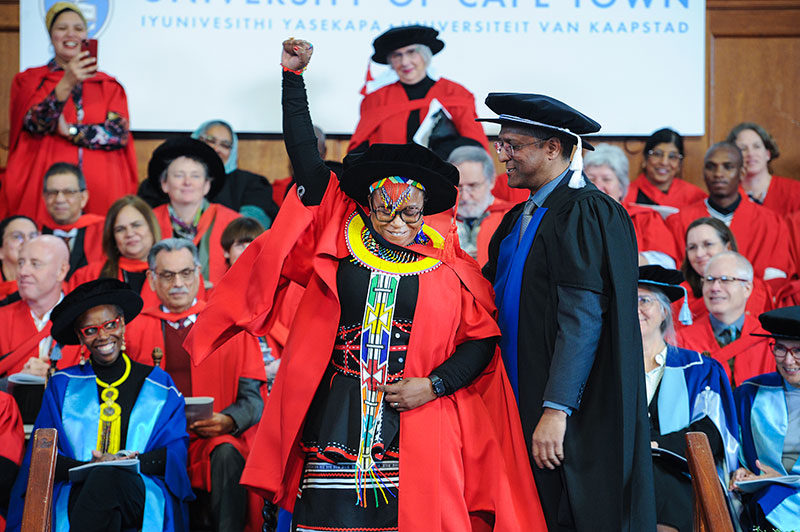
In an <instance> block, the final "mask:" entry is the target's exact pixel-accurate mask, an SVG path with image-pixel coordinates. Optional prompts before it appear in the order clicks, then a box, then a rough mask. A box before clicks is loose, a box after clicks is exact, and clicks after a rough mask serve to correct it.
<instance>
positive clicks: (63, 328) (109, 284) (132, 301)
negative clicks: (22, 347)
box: [50, 278, 143, 345]
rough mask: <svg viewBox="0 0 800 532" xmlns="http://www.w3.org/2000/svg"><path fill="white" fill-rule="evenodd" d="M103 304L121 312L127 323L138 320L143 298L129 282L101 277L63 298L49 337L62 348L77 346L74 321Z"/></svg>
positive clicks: (54, 316) (58, 306) (53, 319)
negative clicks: (63, 346)
mask: <svg viewBox="0 0 800 532" xmlns="http://www.w3.org/2000/svg"><path fill="white" fill-rule="evenodd" d="M100 305H116V306H118V307H120V308H121V309H122V312H123V314H124V316H125V323H130V321H131V320H132V319H133V318H135V317H136V316H137V315H138V314H139V312H140V311H141V310H142V305H143V303H142V298H141V297H140V296H139V294H137V293H136V292H134V291H133V290H131V287H130V286H129V285H128V283H124V282H122V281H120V280H118V279H111V278H100V279H96V280H94V281H89V282H88V283H83V284H82V285H79V286H78V287H76V288H75V289H74V290H73V291H72V292H70V293H69V294H67V295H66V296H64V299H62V300H61V303H59V304H58V305H56V306H55V308H54V309H53V312H52V313H51V314H50V321H51V322H52V323H53V326H52V327H51V330H50V335H51V336H52V337H53V338H54V339H55V341H56V342H58V343H60V344H63V345H78V344H79V343H80V340H79V339H78V335H77V334H75V320H77V319H78V318H79V317H80V316H81V315H82V314H83V313H84V312H86V311H87V310H90V309H93V308H94V307H98V306H100Z"/></svg>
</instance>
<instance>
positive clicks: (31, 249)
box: [0, 235, 79, 387]
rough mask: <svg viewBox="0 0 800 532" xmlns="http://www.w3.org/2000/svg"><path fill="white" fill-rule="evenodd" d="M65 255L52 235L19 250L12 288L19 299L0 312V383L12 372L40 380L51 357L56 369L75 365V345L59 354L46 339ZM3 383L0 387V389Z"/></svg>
mask: <svg viewBox="0 0 800 532" xmlns="http://www.w3.org/2000/svg"><path fill="white" fill-rule="evenodd" d="M68 271H69V250H68V249H67V245H66V244H65V243H64V241H63V240H62V239H60V238H58V237H55V236H52V235H41V236H37V237H36V238H33V239H31V240H29V241H28V242H26V243H25V244H24V245H23V246H22V248H21V249H20V250H19V257H18V261H17V287H18V290H19V295H20V298H21V300H20V301H17V302H16V303H12V304H11V305H7V306H5V307H2V308H0V378H3V379H4V380H5V378H6V377H8V376H9V375H13V374H14V373H29V374H32V375H39V376H44V375H45V374H46V373H47V369H48V367H50V359H51V355H52V358H53V359H58V358H59V356H60V357H61V358H60V361H59V362H58V367H67V366H71V365H73V364H76V363H77V362H78V359H79V352H78V348H77V346H64V348H63V349H59V347H58V346H56V344H55V343H54V342H53V339H52V338H51V337H50V311H51V310H53V307H55V306H56V304H58V302H59V301H61V298H62V297H63V292H62V283H63V282H64V278H65V277H66V275H67V272H68ZM4 385H5V382H3V383H2V384H0V386H3V387H5V386H4Z"/></svg>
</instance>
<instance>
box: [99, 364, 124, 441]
mask: <svg viewBox="0 0 800 532" xmlns="http://www.w3.org/2000/svg"><path fill="white" fill-rule="evenodd" d="M122 359H123V360H124V361H125V371H124V372H123V373H122V377H120V378H119V379H117V380H115V381H114V382H112V383H110V384H109V383H106V382H103V381H101V380H100V377H97V376H95V380H96V381H97V385H98V386H100V387H101V388H103V391H101V392H100V399H102V401H103V404H101V405H100V422H99V423H98V425H97V450H98V451H100V452H101V453H103V454H105V453H110V454H114V453H116V452H118V451H119V446H120V433H121V428H122V407H120V406H119V404H117V402H116V401H117V398H118V397H119V390H117V386H119V385H120V384H122V383H123V382H125V380H126V379H127V378H128V376H129V375H130V374H131V359H130V358H128V355H126V354H125V353H124V352H123V353H122Z"/></svg>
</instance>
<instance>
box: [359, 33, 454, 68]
mask: <svg viewBox="0 0 800 532" xmlns="http://www.w3.org/2000/svg"><path fill="white" fill-rule="evenodd" d="M437 35H439V32H438V31H436V30H435V29H433V28H429V27H428V26H400V27H398V28H392V29H390V30H388V31H385V32H383V33H382V34H380V35H379V36H378V37H377V38H376V39H375V40H374V41H372V46H373V47H374V48H375V53H374V54H372V60H373V61H375V62H376V63H381V64H382V65H386V64H388V63H389V54H390V53H392V52H394V51H395V50H397V49H398V48H403V47H404V46H410V45H412V44H424V45H425V46H427V47H428V48H430V49H431V52H433V55H436V54H438V53H439V52H441V51H442V48H444V42H443V41H441V40H440V39H437V38H436V36H437Z"/></svg>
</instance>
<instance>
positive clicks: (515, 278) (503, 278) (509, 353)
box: [494, 207, 547, 403]
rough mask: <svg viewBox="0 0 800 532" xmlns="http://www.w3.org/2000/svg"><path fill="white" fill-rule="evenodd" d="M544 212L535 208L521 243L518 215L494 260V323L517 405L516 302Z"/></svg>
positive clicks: (518, 299)
mask: <svg viewBox="0 0 800 532" xmlns="http://www.w3.org/2000/svg"><path fill="white" fill-rule="evenodd" d="M545 212H547V209H546V208H545V207H539V208H538V209H536V211H535V212H534V213H533V215H532V216H531V221H530V223H529V224H528V227H527V229H526V230H525V234H524V235H522V240H520V238H519V233H520V227H521V225H522V215H520V217H519V218H518V219H517V223H516V224H514V229H512V231H511V232H510V233H509V234H508V235H507V236H506V237H505V238H504V239H503V241H502V242H500V251H499V254H498V257H497V276H496V277H495V283H494V291H495V302H496V303H497V308H498V311H499V313H498V319H497V323H498V324H499V325H500V331H501V332H502V333H503V335H502V337H501V338H500V349H501V352H502V355H503V363H504V364H505V366H506V373H508V380H509V382H510V383H511V388H512V389H513V390H514V396H515V397H516V399H517V403H519V360H518V350H519V345H518V344H519V301H520V296H521V293H522V275H523V273H524V272H525V262H526V261H527V259H528V254H529V253H530V251H531V247H532V246H533V240H534V239H535V238H536V231H538V229H539V224H540V223H541V221H542V218H543V217H544V213H545Z"/></svg>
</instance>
